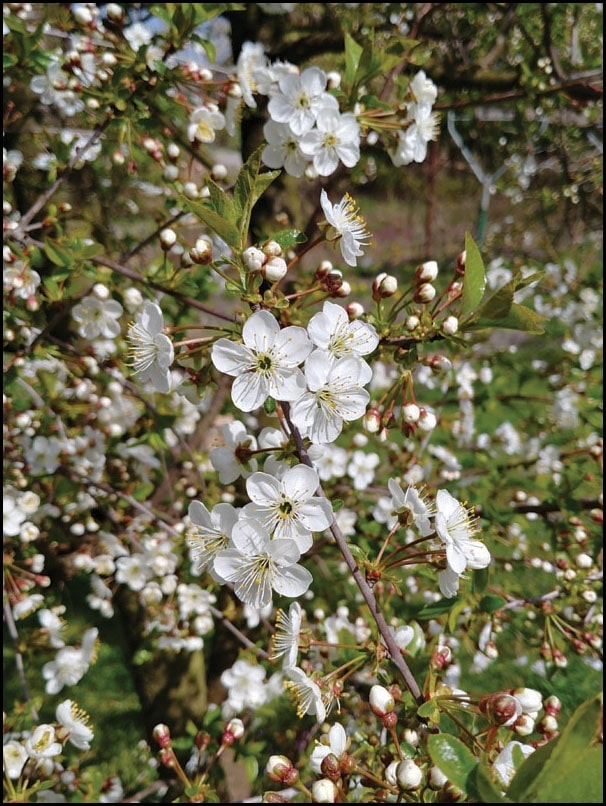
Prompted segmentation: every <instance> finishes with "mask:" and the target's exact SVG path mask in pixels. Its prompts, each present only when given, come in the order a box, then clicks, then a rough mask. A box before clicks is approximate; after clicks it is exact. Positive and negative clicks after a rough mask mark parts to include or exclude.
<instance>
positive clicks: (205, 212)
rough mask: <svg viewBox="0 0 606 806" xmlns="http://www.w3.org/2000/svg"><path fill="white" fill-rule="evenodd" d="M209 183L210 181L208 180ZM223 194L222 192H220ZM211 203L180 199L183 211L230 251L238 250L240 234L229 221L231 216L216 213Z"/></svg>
mask: <svg viewBox="0 0 606 806" xmlns="http://www.w3.org/2000/svg"><path fill="white" fill-rule="evenodd" d="M208 181H209V182H210V180H208ZM221 192H223V191H221ZM211 203H212V202H210V203H209V202H204V203H201V202H196V201H191V200H190V199H186V198H185V197H182V198H181V200H180V204H181V206H182V207H183V209H184V210H186V211H187V212H190V213H192V214H193V215H195V216H196V218H198V219H199V220H200V221H202V222H203V223H204V224H206V226H207V227H209V228H210V229H211V230H212V231H213V232H214V233H215V234H216V235H218V236H219V238H221V239H222V240H223V241H225V243H226V244H227V245H228V246H230V247H232V249H237V248H239V242H240V234H239V232H238V228H237V227H236V225H235V224H233V223H232V221H231V214H230V216H229V218H227V217H225V216H223V215H221V213H218V212H217V211H216V210H215V209H213V207H212V206H211Z"/></svg>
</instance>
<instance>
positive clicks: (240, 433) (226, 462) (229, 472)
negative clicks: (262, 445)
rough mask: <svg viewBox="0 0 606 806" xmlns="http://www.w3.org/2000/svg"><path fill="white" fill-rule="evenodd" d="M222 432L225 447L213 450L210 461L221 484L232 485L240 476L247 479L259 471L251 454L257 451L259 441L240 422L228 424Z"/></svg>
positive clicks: (221, 446)
mask: <svg viewBox="0 0 606 806" xmlns="http://www.w3.org/2000/svg"><path fill="white" fill-rule="evenodd" d="M221 431H222V433H223V439H224V440H225V445H224V446H223V445H220V446H218V447H216V448H213V449H212V450H211V452H210V454H209V459H210V462H211V464H212V466H213V467H214V468H215V470H216V471H217V473H218V474H219V481H220V482H221V484H231V483H232V481H235V480H236V479H238V478H240V476H242V478H246V477H247V476H249V475H250V474H251V473H253V472H254V471H255V470H256V469H257V460H256V459H255V458H254V457H253V456H250V453H249V452H250V451H254V450H256V448H257V440H256V438H255V437H254V436H252V435H251V434H249V433H248V432H247V431H246V426H245V425H244V424H243V423H241V422H238V421H234V422H230V423H227V424H226V425H224V426H223V428H222V429H221Z"/></svg>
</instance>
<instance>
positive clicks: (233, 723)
mask: <svg viewBox="0 0 606 806" xmlns="http://www.w3.org/2000/svg"><path fill="white" fill-rule="evenodd" d="M243 735H244V722H242V720H241V719H237V718H235V719H230V720H229V722H228V723H227V725H226V726H225V728H224V730H223V736H222V737H221V744H228V745H231V744H233V743H234V742H236V741H237V740H238V739H241V738H242V736H243Z"/></svg>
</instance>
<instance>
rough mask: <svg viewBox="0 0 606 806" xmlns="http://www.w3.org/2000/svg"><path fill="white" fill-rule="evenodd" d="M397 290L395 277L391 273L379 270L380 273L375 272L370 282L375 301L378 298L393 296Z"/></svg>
mask: <svg viewBox="0 0 606 806" xmlns="http://www.w3.org/2000/svg"><path fill="white" fill-rule="evenodd" d="M397 290H398V281H397V279H396V278H395V277H393V275H391V274H386V273H385V272H381V274H377V276H376V277H375V280H374V282H373V284H372V298H373V299H374V300H375V302H377V301H378V300H380V299H386V298H387V297H393V295H394V294H395V293H396V291H397Z"/></svg>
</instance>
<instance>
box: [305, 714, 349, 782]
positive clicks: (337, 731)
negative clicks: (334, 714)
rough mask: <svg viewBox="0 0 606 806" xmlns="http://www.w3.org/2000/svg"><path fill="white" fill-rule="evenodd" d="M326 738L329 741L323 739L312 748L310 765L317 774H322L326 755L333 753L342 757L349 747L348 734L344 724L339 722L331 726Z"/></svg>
mask: <svg viewBox="0 0 606 806" xmlns="http://www.w3.org/2000/svg"><path fill="white" fill-rule="evenodd" d="M323 738H324V737H323ZM325 738H326V739H328V743H327V744H325V743H324V742H323V741H322V742H318V743H317V744H316V746H315V747H314V749H313V750H312V752H311V757H310V759H309V766H310V767H311V769H312V770H313V771H314V772H315V773H316V774H317V775H320V773H321V772H322V762H323V761H324V759H325V758H326V756H328V755H331V754H332V755H333V756H335V757H336V758H338V759H341V758H342V757H343V756H344V755H345V751H346V749H347V734H346V733H345V728H344V727H343V725H340V724H339V723H338V722H337V723H335V724H334V725H333V726H332V727H331V728H330V730H329V731H328V736H327V737H325Z"/></svg>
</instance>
